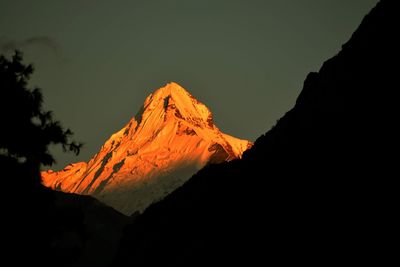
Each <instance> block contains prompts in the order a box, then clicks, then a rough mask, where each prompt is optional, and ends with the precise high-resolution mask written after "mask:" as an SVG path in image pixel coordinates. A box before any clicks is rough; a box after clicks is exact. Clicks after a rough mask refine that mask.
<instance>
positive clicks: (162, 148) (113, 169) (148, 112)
mask: <svg viewBox="0 0 400 267" xmlns="http://www.w3.org/2000/svg"><path fill="white" fill-rule="evenodd" d="M250 146H251V143H250V142H248V141H246V140H240V139H237V138H234V137H232V136H229V135H226V134H224V133H222V132H221V131H220V130H219V129H218V127H217V126H215V125H214V123H213V116H212V113H211V112H210V111H209V110H208V108H207V107H206V106H205V105H204V104H202V103H200V102H199V101H198V100H196V99H195V98H194V97H193V96H192V95H191V94H189V93H188V92H187V91H186V90H185V89H184V88H182V87H181V86H179V85H178V84H176V83H169V84H167V85H166V86H165V87H162V88H160V89H158V90H156V91H155V92H154V93H152V94H150V95H149V96H148V97H147V98H146V100H145V102H144V104H143V107H142V108H141V110H140V111H139V113H138V114H137V115H136V116H135V117H134V118H132V119H131V120H130V121H129V122H128V124H127V125H126V126H125V127H124V128H122V129H121V130H120V131H118V132H117V133H115V134H113V135H112V136H111V137H110V138H109V139H108V140H107V141H106V143H105V144H104V145H103V147H102V148H101V150H100V151H99V153H97V154H96V155H95V156H94V157H93V158H92V159H91V160H90V161H89V162H88V163H86V162H79V163H75V164H70V165H68V166H67V167H65V168H64V169H63V170H62V171H59V172H53V171H47V172H43V173H42V178H43V184H44V185H46V186H48V187H51V188H53V189H56V190H61V191H64V192H70V193H78V194H89V195H92V196H94V197H96V198H97V199H99V200H101V201H103V202H104V203H106V204H108V205H110V206H112V207H114V208H115V209H117V210H119V211H121V212H123V213H125V214H127V215H130V214H132V213H134V212H136V211H139V212H141V211H143V210H144V209H145V208H146V207H147V206H149V205H150V204H151V203H152V202H154V201H157V200H159V199H161V198H163V197H164V196H165V195H167V194H169V193H170V192H172V191H173V190H174V189H176V188H177V187H179V186H181V185H182V184H183V183H184V182H185V181H186V180H187V179H188V178H189V177H190V176H191V175H193V174H194V173H195V172H196V171H198V170H199V169H201V168H202V167H203V166H205V165H206V164H207V163H220V162H223V161H230V160H232V159H235V158H240V157H241V155H242V153H243V152H244V151H245V150H246V149H248V148H249V147H250Z"/></svg>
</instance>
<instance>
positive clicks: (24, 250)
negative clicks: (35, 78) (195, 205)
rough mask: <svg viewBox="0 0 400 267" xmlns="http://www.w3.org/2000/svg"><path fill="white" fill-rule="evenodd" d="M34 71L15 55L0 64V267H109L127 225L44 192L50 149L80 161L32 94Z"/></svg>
mask: <svg viewBox="0 0 400 267" xmlns="http://www.w3.org/2000/svg"><path fill="white" fill-rule="evenodd" d="M32 73H33V67H32V65H25V64H24V63H23V62H22V54H21V53H20V52H18V51H16V52H15V54H14V55H13V56H12V58H10V59H8V58H6V57H4V56H0V99H1V103H0V123H1V129H0V169H1V187H2V191H1V194H0V195H1V203H2V210H1V218H2V235H1V241H2V261H3V265H12V266H26V265H27V264H29V266H107V265H109V264H110V263H111V260H112V258H113V255H114V252H115V249H116V244H117V243H118V241H119V237H120V233H121V229H122V227H123V225H125V224H126V223H127V222H128V221H129V220H128V219H127V217H126V216H124V215H122V214H120V213H119V212H117V211H115V210H114V209H112V208H109V207H107V206H105V205H103V204H101V203H100V202H98V201H97V200H94V199H93V198H91V197H88V196H78V195H72V194H65V193H61V192H55V191H52V190H50V189H48V188H45V187H44V186H42V185H41V177H40V167H41V166H42V165H51V164H52V163H53V162H54V159H53V157H52V155H51V154H50V153H49V150H48V147H49V145H50V144H53V145H60V146H62V147H63V148H64V150H65V151H73V152H76V153H78V152H79V149H80V147H81V144H80V143H76V142H74V141H71V138H70V137H71V135H72V132H71V131H70V130H68V129H67V130H64V129H63V127H62V126H61V123H60V122H59V121H57V120H55V119H54V118H53V115H52V113H51V112H50V111H47V110H44V108H43V106H42V104H43V97H42V94H41V91H40V89H38V88H34V89H31V88H29V79H30V76H31V74H32Z"/></svg>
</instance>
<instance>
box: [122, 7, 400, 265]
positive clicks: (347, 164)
mask: <svg viewBox="0 0 400 267" xmlns="http://www.w3.org/2000/svg"><path fill="white" fill-rule="evenodd" d="M398 18H399V9H398V1H390V0H383V1H381V2H379V3H378V4H377V6H376V7H375V8H374V9H373V10H372V11H371V12H370V13H369V14H368V15H367V16H366V17H365V18H364V19H363V21H362V23H361V25H360V26H359V28H358V29H357V30H356V32H355V33H354V34H353V35H352V37H351V39H350V40H349V41H348V42H347V43H346V44H345V45H343V47H342V50H341V51H340V52H339V53H338V54H337V55H336V56H334V57H333V58H331V59H329V60H328V61H326V62H325V63H324V64H323V66H322V67H321V69H320V71H319V72H318V73H310V74H309V75H308V76H307V78H306V80H305V82H304V87H303V90H302V92H301V94H300V96H299V97H298V99H297V102H296V104H295V106H294V107H293V109H292V110H290V111H289V112H287V113H286V114H285V116H284V117H283V118H281V119H280V120H279V121H278V123H277V124H276V126H275V127H273V129H271V130H270V131H269V132H267V133H266V134H265V135H263V136H261V137H260V138H259V139H258V140H257V141H256V142H255V145H254V146H253V148H252V149H251V150H250V151H248V152H247V153H245V155H244V158H243V159H242V160H236V161H233V162H230V163H223V164H220V165H210V166H207V167H206V168H204V169H203V170H201V171H200V172H198V173H197V174H196V175H194V176H193V177H192V178H191V179H190V180H189V181H188V182H187V183H186V184H185V185H184V186H182V187H181V188H179V189H178V190H176V191H175V192H173V193H172V194H171V195H169V196H167V197H166V198H165V199H164V200H162V201H160V202H159V203H156V204H155V205H152V206H151V207H150V208H148V209H147V210H146V211H145V212H144V213H143V214H142V215H141V216H139V217H138V218H137V220H136V221H135V223H133V224H131V225H130V226H129V227H127V228H126V230H125V234H124V238H123V242H122V244H121V246H120V249H119V254H118V256H117V258H116V260H115V265H116V266H157V265H158V266H177V265H184V266H193V265H199V266H209V265H214V264H223V266H228V265H232V264H241V265H244V266H249V265H257V266H258V265H260V264H266V263H271V264H273V263H275V264H276V263H278V264H281V265H284V264H286V263H308V264H313V263H314V264H326V263H342V264H343V263H361V262H369V263H373V262H375V261H376V262H379V263H383V262H384V261H385V260H388V259H389V258H388V257H387V255H390V253H392V252H394V247H392V246H390V245H389V243H388V241H387V240H386V237H390V236H391V235H393V232H392V231H391V230H390V227H389V224H390V214H393V212H395V210H390V208H391V207H392V206H391V204H393V203H394V199H393V198H394V196H395V195H392V194H391V192H392V191H391V190H390V187H391V185H390V184H391V182H390V180H391V179H393V177H392V176H393V174H391V171H392V170H393V169H394V167H395V166H396V165H395V164H394V156H393V152H394V151H396V150H394V144H395V140H397V138H398V137H397V136H396V137H395V136H394V133H395V132H396V131H395V130H394V129H395V128H397V127H396V124H397V121H398V116H397V112H396V111H395V110H396V109H397V108H396V107H397V105H398V103H396V100H397V97H395V95H396V94H395V93H397V92H396V91H397V90H398V84H399V78H398V67H397V66H396V65H397V64H399V62H400V61H399V49H400V46H399V42H398V41H397V39H398V38H397V37H398V36H397V35H398V29H399V27H398V25H399V19H398Z"/></svg>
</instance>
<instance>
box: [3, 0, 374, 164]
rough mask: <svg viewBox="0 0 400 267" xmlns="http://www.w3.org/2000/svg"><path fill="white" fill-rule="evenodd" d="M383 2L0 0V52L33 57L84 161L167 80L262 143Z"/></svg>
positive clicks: (61, 158) (39, 80)
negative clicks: (314, 74) (308, 81)
mask: <svg viewBox="0 0 400 267" xmlns="http://www.w3.org/2000/svg"><path fill="white" fill-rule="evenodd" d="M377 2H378V1H377V0H263V1H261V0H260V1H258V0H253V1H251V0H243V1H237V0H224V1H222V0H221V1H219V0H211V1H208V0H171V1H168V0H136V1H135V0H131V1H94V0H86V1H77V0H68V1H53V0H40V1H31V0H29V1H28V0H26V1H18V0H0V52H1V53H6V54H9V53H10V51H12V49H14V48H19V49H20V50H22V51H23V52H24V54H25V59H26V61H27V62H33V63H34V66H35V67H36V71H35V74H34V77H33V79H32V86H39V87H41V88H42V89H43V93H44V96H45V107H46V108H47V109H50V110H53V111H54V112H55V114H56V118H57V119H59V120H61V121H62V123H63V125H64V126H67V127H70V128H71V129H72V130H73V131H74V132H75V137H76V139H78V140H79V141H83V142H84V143H85V148H84V149H83V150H82V153H81V154H80V155H79V156H78V157H75V156H73V155H64V154H63V153H61V151H60V150H55V155H56V159H57V160H58V164H57V165H56V166H55V168H62V167H63V166H64V165H65V164H67V163H70V162H75V161H80V160H88V159H89V158H90V157H91V156H92V155H93V154H94V153H96V152H97V151H98V150H99V148H100V147H101V145H102V144H103V143H104V141H105V140H106V139H108V137H109V136H110V135H111V134H112V133H114V132H116V131H117V130H119V129H120V128H122V127H123V126H124V125H125V123H126V122H128V120H129V119H130V118H131V117H132V116H134V115H135V114H136V113H137V111H138V110H139V108H140V106H141V105H142V104H143V101H144V99H145V97H146V96H147V95H148V94H149V93H151V92H152V91H153V90H154V89H157V88H159V87H161V86H163V85H164V84H165V83H166V82H169V81H175V82H177V83H179V84H181V85H182V86H183V87H185V88H186V89H187V90H188V91H189V92H191V93H192V94H193V95H194V96H195V97H196V98H197V99H199V100H200V101H202V102H203V103H205V104H206V105H207V106H208V107H209V108H210V109H211V111H212V112H213V114H214V119H215V122H216V124H217V125H218V126H219V127H220V128H221V129H222V130H223V131H224V132H226V133H228V134H231V135H234V136H236V137H240V138H245V139H249V140H252V141H254V140H255V139H256V138H257V137H258V136H259V135H261V134H263V133H264V132H266V131H267V130H269V129H270V128H271V126H273V125H274V124H275V122H276V120H277V119H278V118H279V117H281V116H282V115H283V114H284V112H286V111H288V110H289V109H290V108H291V107H292V106H293V104H294V101H295V99H296V97H297V95H298V94H299V92H300V90H301V88H302V84H303V81H304V79H305V77H306V75H307V73H309V72H310V71H318V69H319V68H320V66H321V64H322V63H323V61H325V60H326V59H328V58H330V57H332V56H333V55H335V54H336V53H337V52H338V51H339V50H340V47H341V45H342V44H343V43H344V42H346V41H347V40H348V39H349V37H350V36H351V34H352V32H353V31H354V30H355V29H356V27H357V26H358V25H359V23H360V22H361V19H362V18H363V16H364V15H365V14H367V13H368V11H369V10H370V9H371V8H372V7H373V6H374V5H375V4H376V3H377Z"/></svg>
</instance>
